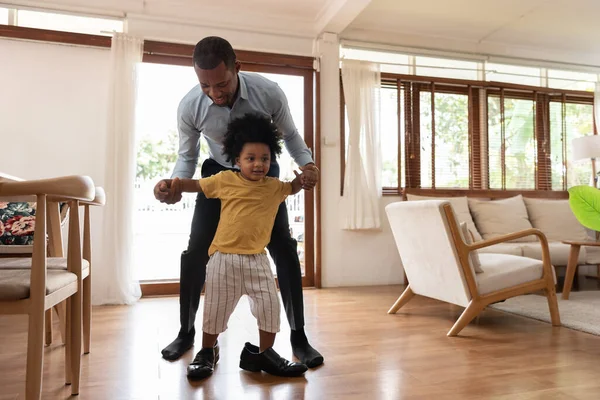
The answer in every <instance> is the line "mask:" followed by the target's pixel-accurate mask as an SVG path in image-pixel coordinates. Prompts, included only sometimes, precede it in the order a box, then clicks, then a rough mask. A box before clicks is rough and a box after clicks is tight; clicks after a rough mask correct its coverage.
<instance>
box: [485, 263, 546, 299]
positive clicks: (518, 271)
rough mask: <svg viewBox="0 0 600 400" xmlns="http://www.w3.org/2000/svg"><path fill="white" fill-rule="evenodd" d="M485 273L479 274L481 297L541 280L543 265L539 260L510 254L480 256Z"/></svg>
mask: <svg viewBox="0 0 600 400" xmlns="http://www.w3.org/2000/svg"><path fill="white" fill-rule="evenodd" d="M479 259H480V261H481V269H483V273H481V274H477V275H476V276H475V279H476V280H477V287H478V290H479V294H480V295H485V294H489V293H492V292H495V291H498V290H502V289H505V288H508V287H511V286H516V285H519V284H521V283H526V282H531V281H534V280H536V279H540V278H541V277H542V273H543V269H544V268H543V264H542V262H541V261H539V260H534V259H532V258H527V257H518V256H513V255H509V254H480V255H479Z"/></svg>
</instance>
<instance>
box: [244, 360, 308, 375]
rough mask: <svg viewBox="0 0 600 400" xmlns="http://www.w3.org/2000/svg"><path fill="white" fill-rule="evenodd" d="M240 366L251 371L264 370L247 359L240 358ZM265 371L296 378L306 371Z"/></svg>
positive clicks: (270, 373)
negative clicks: (284, 372) (279, 372)
mask: <svg viewBox="0 0 600 400" xmlns="http://www.w3.org/2000/svg"><path fill="white" fill-rule="evenodd" d="M240 368H241V369H243V370H245V371H250V372H260V371H264V370H263V369H261V368H260V367H259V366H258V365H256V364H254V363H252V362H249V361H246V360H240ZM265 372H266V373H267V374H269V375H273V376H282V377H285V378H295V377H298V376H302V375H304V373H305V372H306V371H301V372H300V371H298V372H294V373H287V374H274V373H272V372H269V371H265Z"/></svg>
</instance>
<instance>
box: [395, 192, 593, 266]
mask: <svg viewBox="0 0 600 400" xmlns="http://www.w3.org/2000/svg"><path fill="white" fill-rule="evenodd" d="M489 192H490V191H482V194H486V193H489ZM463 193H464V194H466V193H465V192H464V191H463V192H462V193H461V191H446V193H444V197H442V196H437V195H436V196H433V197H432V196H430V195H429V196H423V195H418V194H413V193H411V192H410V189H409V190H408V191H407V193H406V194H405V199H406V200H408V201H415V200H426V199H432V198H435V199H438V200H440V199H444V200H448V201H449V202H450V203H451V204H452V207H453V209H454V212H455V214H456V217H457V219H458V221H459V222H465V223H466V224H467V227H468V228H469V231H470V232H471V234H472V236H473V239H474V240H475V241H479V240H482V239H490V238H493V237H497V236H500V235H503V234H508V233H512V232H516V231H520V230H523V229H528V228H537V229H539V230H541V231H542V232H543V233H544V234H545V235H546V237H547V238H548V243H549V247H550V258H551V262H552V264H553V265H554V266H555V267H559V266H566V265H567V262H568V259H569V251H570V245H568V244H564V243H562V240H586V239H587V240H593V239H594V234H595V233H594V232H591V231H588V230H587V229H586V228H584V227H583V226H582V225H581V224H579V222H578V221H577V219H576V218H575V216H574V215H573V213H572V212H571V209H570V207H569V201H568V199H544V198H533V197H527V193H526V192H524V194H525V195H522V194H518V195H514V196H512V197H508V198H501V199H491V198H485V197H484V198H481V197H467V196H466V195H464V194H463ZM535 193H536V195H539V193H540V192H535ZM456 194H463V195H462V196H461V195H456ZM473 194H475V195H477V194H476V193H474V192H469V196H472V195H473ZM445 195H449V196H445ZM478 251H479V253H496V254H512V255H517V256H524V257H530V258H535V259H538V260H541V258H542V250H541V246H540V244H539V242H538V241H537V240H536V238H535V236H528V237H525V238H521V239H517V240H513V241H511V242H510V243H500V244H497V245H494V246H490V247H487V248H484V249H481V250H478ZM578 264H579V265H584V264H590V265H596V264H600V247H592V246H582V247H581V251H580V253H579V262H578ZM594 270H595V268H594ZM594 273H595V271H594Z"/></svg>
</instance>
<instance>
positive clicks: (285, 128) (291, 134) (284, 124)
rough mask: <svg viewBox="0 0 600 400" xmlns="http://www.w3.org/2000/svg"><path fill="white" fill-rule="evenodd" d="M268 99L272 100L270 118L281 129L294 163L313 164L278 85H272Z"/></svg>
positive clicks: (309, 152) (301, 164)
mask: <svg viewBox="0 0 600 400" xmlns="http://www.w3.org/2000/svg"><path fill="white" fill-rule="evenodd" d="M269 100H270V101H271V102H272V115H271V118H273V122H274V123H275V125H277V128H279V130H280V131H281V133H282V135H283V143H284V145H285V148H286V149H287V151H288V152H289V153H290V155H291V156H292V158H293V159H294V161H296V164H298V165H299V166H300V167H303V166H305V165H307V164H310V163H313V164H314V161H313V159H312V154H311V151H310V149H309V148H308V147H307V146H306V143H305V142H304V139H303V138H302V136H300V134H299V133H298V129H297V128H296V125H295V124H294V120H293V119H292V113H291V112H290V107H289V105H288V101H287V98H286V97H285V93H283V90H281V88H280V87H279V85H277V84H275V85H274V91H273V93H272V94H271V96H270V98H269Z"/></svg>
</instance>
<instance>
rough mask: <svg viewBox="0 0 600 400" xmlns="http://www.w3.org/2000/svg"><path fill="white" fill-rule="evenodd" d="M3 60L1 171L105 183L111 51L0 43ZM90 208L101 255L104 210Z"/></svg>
mask: <svg viewBox="0 0 600 400" xmlns="http://www.w3.org/2000/svg"><path fill="white" fill-rule="evenodd" d="M0 60H1V61H0V146H1V150H0V152H1V156H0V171H2V172H5V173H8V174H10V175H14V176H17V177H21V178H25V179H35V178H47V177H53V176H59V175H88V176H90V177H91V178H92V179H93V180H94V183H96V184H97V185H99V186H102V184H103V181H104V149H105V139H106V112H107V111H106V109H107V96H108V93H107V85H108V65H109V51H108V50H107V49H97V48H86V47H76V46H67V45H58V44H47V43H36V42H28V41H20V40H9V39H0ZM92 211H93V212H92V227H93V231H92V238H93V242H92V249H93V251H99V240H100V238H101V226H100V225H101V221H102V219H101V213H102V210H101V209H100V208H96V209H93V210H92ZM65 240H66V237H65Z"/></svg>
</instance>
